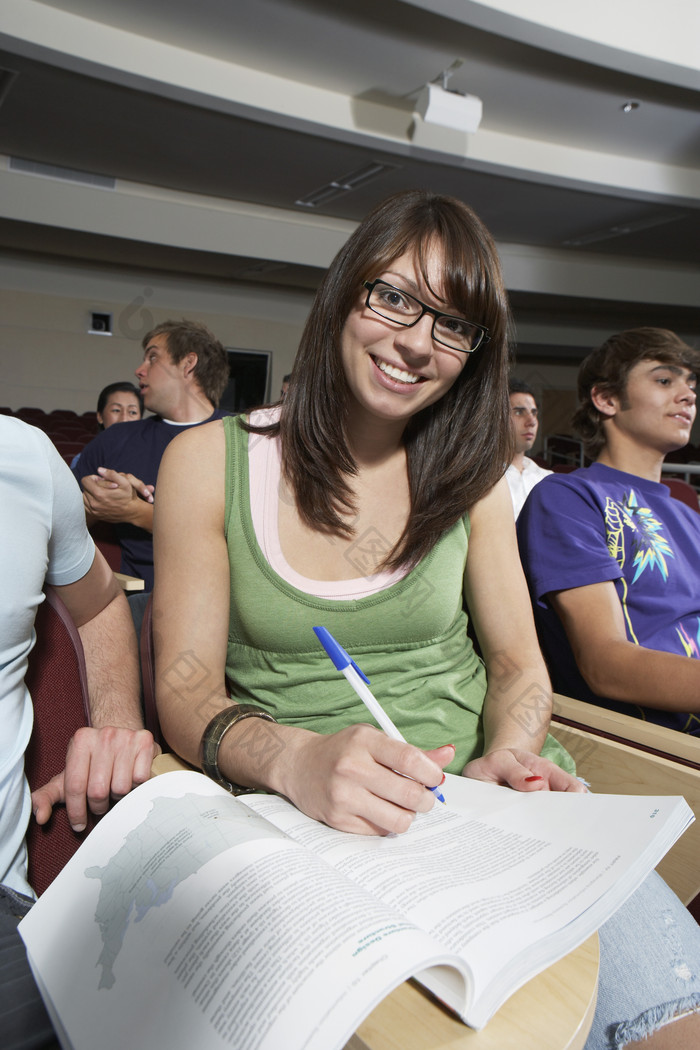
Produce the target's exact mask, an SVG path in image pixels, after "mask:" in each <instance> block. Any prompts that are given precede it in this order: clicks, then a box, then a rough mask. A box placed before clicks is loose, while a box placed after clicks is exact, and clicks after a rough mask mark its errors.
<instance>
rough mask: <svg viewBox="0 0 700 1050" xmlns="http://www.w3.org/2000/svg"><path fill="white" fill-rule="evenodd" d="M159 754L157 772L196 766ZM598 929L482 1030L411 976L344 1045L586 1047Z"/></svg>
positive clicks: (435, 1049) (496, 1049)
mask: <svg viewBox="0 0 700 1050" xmlns="http://www.w3.org/2000/svg"><path fill="white" fill-rule="evenodd" d="M191 768H192V767H191V766H188V765H187V764H186V763H185V762H183V761H182V759H180V758H178V757H177V755H173V754H166V755H159V756H158V757H157V758H156V759H154V761H153V766H152V769H153V774H154V776H155V775H157V774H159V773H168V772H172V771H174V770H178V769H191ZM598 964H599V953H598V935H597V934H594V935H593V936H592V937H589V939H588V940H587V941H586V942H585V943H584V944H582V945H581V946H580V948H577V949H576V951H573V952H571V954H570V955H567V956H566V957H565V958H564V959H560V960H559V962H558V963H555V964H554V965H553V966H550V967H549V968H548V969H547V970H545V971H544V972H543V973H541V974H538V976H537V977H533V979H532V980H531V981H528V983H527V984H526V985H523V987H522V988H521V989H520V990H519V991H517V992H516V993H515V995H512V996H511V997H510V999H508V1001H507V1002H506V1003H504V1005H503V1006H502V1007H501V1009H500V1010H499V1011H498V1013H497V1014H496V1015H495V1017H492V1018H491V1020H490V1021H489V1023H488V1024H487V1025H486V1027H485V1028H483V1029H482V1030H481V1031H480V1032H475V1031H474V1030H473V1029H472V1028H467V1026H466V1025H464V1024H462V1022H461V1021H458V1020H457V1019H456V1018H455V1017H454V1015H453V1014H451V1013H450V1012H449V1010H445V1009H444V1008H443V1007H442V1006H440V1005H439V1003H437V1002H435V1000H434V999H432V998H431V997H430V996H429V995H428V994H427V992H424V991H423V990H422V989H421V988H420V987H419V986H418V985H415V984H413V983H412V982H410V981H407V982H406V983H405V984H402V985H401V987H400V988H397V989H396V991H394V992H392V994H391V995H389V996H388V997H387V998H386V999H385V1000H384V1001H383V1002H381V1003H380V1004H379V1006H377V1007H376V1008H375V1009H374V1010H373V1011H372V1013H371V1014H370V1015H369V1017H368V1018H367V1020H366V1021H365V1022H364V1023H363V1024H361V1025H360V1027H359V1028H358V1030H357V1032H356V1033H355V1035H354V1036H353V1037H352V1039H351V1040H350V1042H349V1043H347V1044H346V1046H345V1050H582V1047H583V1045H584V1043H585V1042H586V1037H587V1035H588V1032H589V1031H590V1027H591V1024H592V1022H593V1013H594V1011H595V1004H596V996H597V991H598Z"/></svg>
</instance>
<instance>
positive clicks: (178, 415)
mask: <svg viewBox="0 0 700 1050" xmlns="http://www.w3.org/2000/svg"><path fill="white" fill-rule="evenodd" d="M142 345H143V350H144V359H143V363H142V364H141V365H140V366H139V367H138V368H137V369H136V376H137V377H138V379H139V384H140V390H139V395H140V397H142V399H143V404H144V405H145V407H146V408H147V409H148V410H149V412H153V413H155V415H154V416H152V417H150V418H148V419H144V420H140V421H138V422H137V423H135V424H132V425H131V426H129V427H123V426H116V427H109V429H105V430H104V431H103V433H101V434H99V435H98V436H97V437H96V438H95V439H94V440H93V441H91V442H90V444H88V445H87V446H86V447H85V448H84V449H83V451H82V452H81V454H80V459H79V460H78V462H77V464H76V465H75V467H74V473H75V476H76V477H77V478H78V480H79V481H80V482H81V485H82V488H83V501H84V504H85V510H86V513H87V518H88V523H89V524H92V523H93V522H95V521H106V522H110V523H111V524H112V525H113V526H114V529H115V533H116V536H117V539H118V540H119V544H120V546H121V551H122V561H121V571H122V572H125V573H127V574H128V575H130V576H138V577H140V578H141V579H143V580H144V583H145V589H146V591H150V590H151V589H152V587H153V538H152V532H153V493H154V490H155V484H156V478H157V475H158V467H159V465H160V460H161V456H162V455H163V452H164V451H165V448H166V446H167V445H168V443H169V442H170V441H172V439H173V438H174V437H175V436H176V434H179V433H181V431H183V430H185V429H187V428H189V427H192V426H197V425H199V424H200V423H207V422H210V421H211V420H214V419H221V418H222V416H223V415H225V413H223V412H219V411H217V407H216V406H217V405H218V404H219V400H220V398H221V395H222V393H223V391H224V388H225V386H226V383H227V381H228V372H229V365H228V358H227V355H226V351H225V349H224V347H223V346H222V345H221V343H220V342H219V340H218V339H216V338H215V337H214V336H213V335H212V333H211V332H210V331H209V329H208V328H207V327H206V326H205V325H203V324H200V323H199V322H197V321H187V320H182V321H166V322H164V323H163V324H160V325H158V326H157V327H156V328H153V329H152V330H151V331H150V332H148V333H147V334H146V336H145V337H144V339H143V344H142Z"/></svg>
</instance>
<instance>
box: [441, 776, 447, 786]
mask: <svg viewBox="0 0 700 1050" xmlns="http://www.w3.org/2000/svg"><path fill="white" fill-rule="evenodd" d="M446 780H447V775H446V774H445V773H443V774H442V780H441V781H440V787H442V785H443V784H444V783H445V781H446Z"/></svg>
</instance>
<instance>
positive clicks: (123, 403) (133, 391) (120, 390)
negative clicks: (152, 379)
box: [96, 383, 143, 430]
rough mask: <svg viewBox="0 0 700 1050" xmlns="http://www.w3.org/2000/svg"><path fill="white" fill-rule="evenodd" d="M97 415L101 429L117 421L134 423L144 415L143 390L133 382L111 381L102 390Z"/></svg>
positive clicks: (98, 400) (105, 428)
mask: <svg viewBox="0 0 700 1050" xmlns="http://www.w3.org/2000/svg"><path fill="white" fill-rule="evenodd" d="M96 415H97V425H98V426H99V428H100V430H107V429H108V428H109V427H111V426H114V424H115V423H134V422H135V421H136V420H137V419H140V418H141V416H142V415H143V398H142V397H141V391H140V390H139V388H138V387H137V386H134V384H133V383H109V384H108V385H107V386H106V387H104V389H102V390H101V391H100V396H99V397H98V399H97V413H96Z"/></svg>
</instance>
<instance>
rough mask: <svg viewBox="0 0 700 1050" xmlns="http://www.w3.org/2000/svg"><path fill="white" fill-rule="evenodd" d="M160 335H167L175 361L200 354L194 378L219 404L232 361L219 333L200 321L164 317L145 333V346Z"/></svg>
mask: <svg viewBox="0 0 700 1050" xmlns="http://www.w3.org/2000/svg"><path fill="white" fill-rule="evenodd" d="M157 335H165V336H167V339H168V353H169V354H170V357H171V359H172V361H173V362H174V363H175V364H177V363H178V361H182V359H183V358H184V357H187V355H188V354H196V355H197V364H196V365H195V367H194V373H193V374H194V378H195V379H196V380H197V382H198V383H199V385H200V387H201V389H202V393H203V394H204V396H205V397H206V398H207V399H208V400H209V401H211V403H212V405H213V406H214V408H217V407H218V404H219V401H220V400H221V395H222V394H223V392H224V390H225V389H226V384H227V383H228V380H229V361H228V355H227V353H226V350H225V349H224V347H223V346H222V345H221V343H220V342H219V340H218V339H217V338H216V336H215V335H214V334H213V333H212V332H210V331H209V329H208V328H207V326H206V325H205V324H201V323H200V322H199V321H188V320H186V319H185V318H183V319H182V321H163V323H162V324H159V325H156V327H155V328H152V329H151V331H150V332H147V334H146V335H145V336H144V337H143V340H142V341H141V345H142V347H143V349H144V350H145V349H146V347H147V346H148V344H149V343H150V341H151V340H152V339H154V338H155V337H156V336H157Z"/></svg>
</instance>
